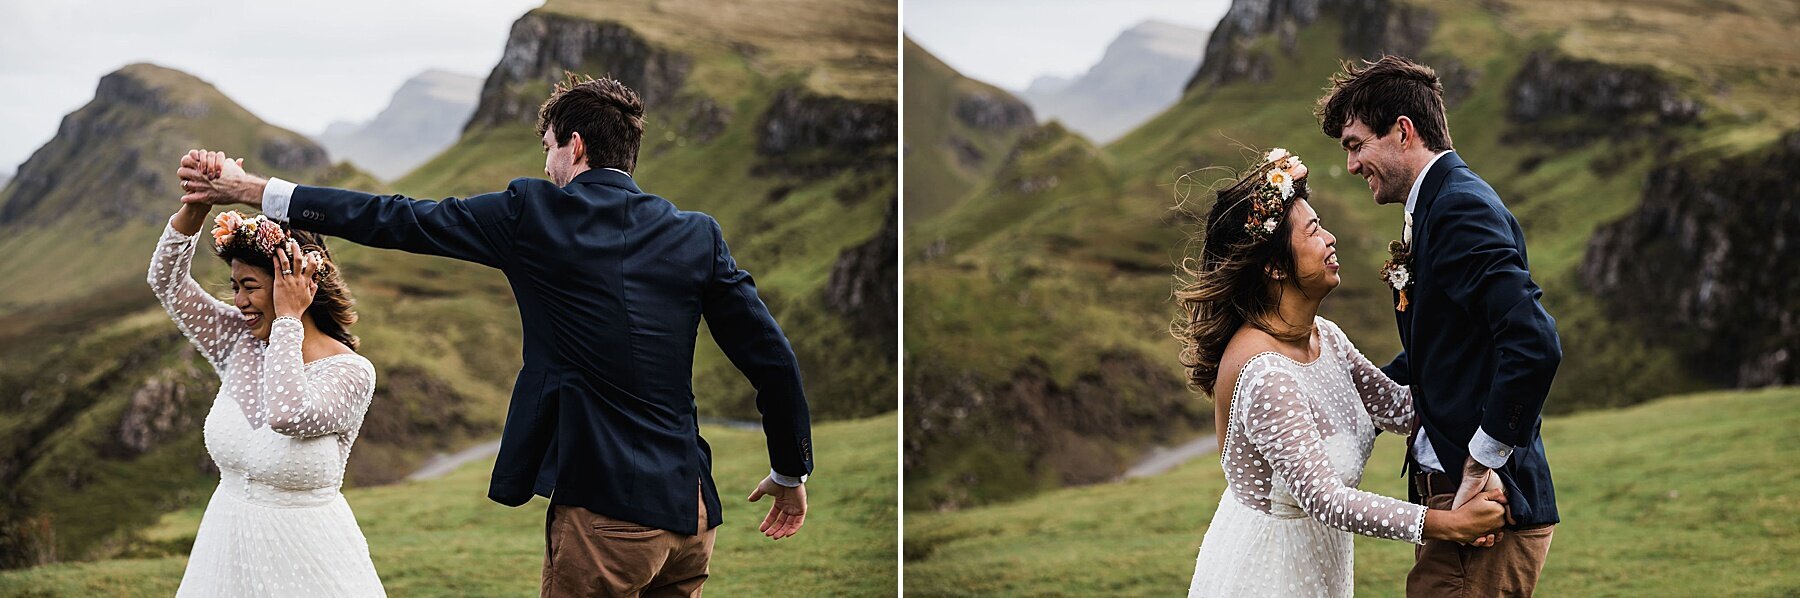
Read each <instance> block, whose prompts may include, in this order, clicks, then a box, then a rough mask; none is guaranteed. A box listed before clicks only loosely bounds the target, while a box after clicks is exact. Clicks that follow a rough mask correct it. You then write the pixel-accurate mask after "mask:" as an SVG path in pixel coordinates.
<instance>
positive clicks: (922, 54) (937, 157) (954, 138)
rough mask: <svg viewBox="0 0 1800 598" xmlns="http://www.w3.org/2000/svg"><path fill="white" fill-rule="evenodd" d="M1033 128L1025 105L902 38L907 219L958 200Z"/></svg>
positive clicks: (972, 190)
mask: <svg viewBox="0 0 1800 598" xmlns="http://www.w3.org/2000/svg"><path fill="white" fill-rule="evenodd" d="M1036 126H1037V121H1036V120H1035V119H1034V118H1033V117H1032V114H1031V108H1030V107H1029V106H1026V105H1025V102H1023V101H1021V100H1019V99H1018V98H1014V97H1012V95H1011V94H1008V93H1007V92H1005V91H1003V90H1001V89H1000V88H997V87H994V86H992V85H988V84H985V83H981V82H979V81H976V80H974V79H969V78H967V77H964V76H962V75H961V74H959V73H957V72H956V70H955V69H952V68H950V65H947V64H944V63H943V61H940V60H938V59H937V57H935V56H932V55H931V53H930V52H927V51H925V49H924V48H921V47H919V45H918V44H916V43H914V42H913V41H912V39H910V38H908V39H907V40H906V130H905V131H903V132H902V135H903V137H904V139H903V141H904V142H905V144H906V163H907V168H908V170H907V173H908V174H907V177H906V198H905V200H906V220H907V225H908V226H912V225H913V224H914V223H918V222H922V221H924V220H927V219H929V218H930V217H932V216H936V215H937V214H939V213H941V212H943V211H944V210H947V209H949V208H951V207H953V206H956V205H957V204H959V203H961V202H962V200H963V199H966V198H968V197H969V196H970V195H973V194H975V192H977V191H979V190H980V186H981V185H982V184H983V183H984V182H986V181H987V179H988V177H990V176H992V175H993V173H994V171H995V170H997V169H999V168H1000V166H1001V165H1002V164H1004V163H1005V162H1006V160H1007V153H1008V152H1009V151H1011V149H1012V146H1013V143H1014V142H1015V141H1017V140H1018V138H1019V136H1020V135H1021V134H1024V133H1026V132H1028V131H1030V130H1032V129H1035V128H1036Z"/></svg>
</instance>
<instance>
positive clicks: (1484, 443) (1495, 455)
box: [1469, 428, 1513, 469]
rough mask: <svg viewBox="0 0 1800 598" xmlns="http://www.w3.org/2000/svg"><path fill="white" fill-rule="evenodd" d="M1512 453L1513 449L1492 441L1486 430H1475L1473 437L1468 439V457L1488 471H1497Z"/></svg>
mask: <svg viewBox="0 0 1800 598" xmlns="http://www.w3.org/2000/svg"><path fill="white" fill-rule="evenodd" d="M1512 453H1513V447H1511V446H1507V444H1506V443H1504V442H1500V441H1498V440H1494V437H1493V436H1488V433H1487V430H1483V429H1481V428H1476V429H1475V437H1474V438H1470V439H1469V456H1470V457H1474V458H1475V462H1477V463H1480V464H1482V465H1486V466H1487V468H1488V469H1499V468H1500V466H1502V465H1505V464H1506V460H1507V459H1508V458H1511V457H1512Z"/></svg>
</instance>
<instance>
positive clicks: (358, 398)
mask: <svg viewBox="0 0 1800 598" xmlns="http://www.w3.org/2000/svg"><path fill="white" fill-rule="evenodd" d="M304 337H305V327H304V326H302V325H301V324H300V320H298V319H296V318H294V317H293V316H280V317H277V318H275V321H274V322H273V323H271V324H270V328H269V350H268V351H267V352H266V353H264V354H263V382H262V393H261V395H262V398H263V401H262V404H263V408H265V409H267V410H268V422H269V429H271V430H274V431H275V432H276V433H279V434H285V435H287V436H293V437H296V438H311V437H314V436H324V435H327V434H341V433H344V432H349V431H350V430H353V429H356V426H357V425H359V423H360V422H361V421H362V418H363V415H364V413H366V412H367V411H368V409H369V401H370V399H371V398H373V397H374V394H375V371H374V370H372V369H370V368H369V367H368V365H367V362H365V361H363V360H360V359H346V360H340V361H335V362H332V363H327V364H323V365H319V366H314V369H313V371H311V372H308V371H306V364H305V358H304V357H303V356H302V353H301V350H300V347H301V341H302V340H303V339H304Z"/></svg>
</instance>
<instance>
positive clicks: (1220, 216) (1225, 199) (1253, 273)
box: [1170, 161, 1311, 395]
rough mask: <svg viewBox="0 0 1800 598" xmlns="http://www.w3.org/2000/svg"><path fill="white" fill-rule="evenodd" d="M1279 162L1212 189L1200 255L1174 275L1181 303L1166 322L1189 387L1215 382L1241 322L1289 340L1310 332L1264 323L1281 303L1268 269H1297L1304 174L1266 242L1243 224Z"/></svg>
mask: <svg viewBox="0 0 1800 598" xmlns="http://www.w3.org/2000/svg"><path fill="white" fill-rule="evenodd" d="M1278 163H1279V161H1276V162H1267V163H1264V164H1263V165H1261V166H1258V167H1256V168H1254V169H1251V170H1250V171H1249V172H1247V173H1244V174H1243V175H1242V176H1240V177H1239V178H1238V179H1237V180H1236V181H1234V182H1232V183H1231V184H1230V185H1228V186H1226V187H1225V188H1224V189H1220V190H1218V191H1217V192H1216V195H1215V199H1214V200H1213V204H1212V209H1211V210H1210V211H1208V212H1207V214H1206V219H1205V220H1204V222H1205V225H1206V227H1205V228H1204V229H1202V230H1201V232H1200V235H1201V236H1200V238H1199V239H1198V240H1199V241H1200V244H1201V250H1200V259H1198V260H1195V259H1194V258H1191V257H1188V258H1184V259H1182V261H1181V264H1180V266H1179V269H1180V273H1179V274H1178V275H1177V276H1176V279H1177V280H1178V281H1180V284H1181V286H1180V288H1177V289H1176V290H1175V302H1176V303H1177V304H1178V305H1180V306H1181V310H1182V315H1181V316H1180V317H1179V318H1178V319H1177V320H1176V321H1175V322H1174V323H1172V324H1171V326H1170V333H1171V334H1174V335H1175V338H1177V339H1180V340H1181V343H1182V348H1181V355H1180V359H1181V365H1182V366H1183V367H1185V368H1187V374H1188V384H1189V385H1192V386H1193V387H1194V388H1195V389H1198V390H1199V391H1201V392H1204V393H1206V394H1208V395H1212V394H1213V384H1215V383H1216V382H1218V380H1219V361H1220V359H1221V358H1223V357H1224V355H1225V345H1226V344H1227V343H1229V342H1231V337H1232V336H1233V335H1235V334H1237V331H1238V329H1239V328H1241V327H1243V325H1244V324H1249V325H1251V326H1255V327H1256V328H1257V329H1259V330H1262V331H1263V332H1267V333H1269V334H1270V335H1271V336H1274V337H1276V338H1279V339H1282V340H1287V341H1297V340H1301V339H1304V338H1306V337H1307V336H1308V335H1310V334H1311V330H1310V329H1307V330H1305V331H1302V332H1297V333H1282V332H1278V331H1276V330H1274V329H1271V328H1270V327H1269V325H1268V323H1267V320H1268V319H1269V317H1270V316H1273V315H1275V313H1276V309H1277V307H1278V306H1279V305H1280V304H1281V288H1282V287H1281V285H1279V284H1273V281H1271V280H1270V278H1269V272H1270V271H1275V272H1284V273H1287V274H1288V275H1290V276H1291V275H1293V273H1294V272H1295V259H1294V249H1293V246H1292V244H1291V242H1290V241H1289V240H1288V237H1289V234H1290V231H1291V229H1292V226H1293V225H1292V223H1291V221H1292V220H1293V218H1292V216H1293V210H1294V205H1295V204H1298V203H1300V200H1302V199H1306V198H1307V196H1308V192H1307V188H1306V178H1305V177H1302V178H1300V179H1299V180H1296V181H1294V195H1293V197H1292V198H1290V199H1288V200H1287V212H1286V213H1284V214H1283V215H1282V218H1281V223H1280V225H1279V226H1278V227H1276V229H1275V230H1274V231H1273V232H1272V233H1271V234H1270V235H1269V236H1268V238H1267V239H1266V240H1261V241H1259V240H1257V239H1256V238H1255V237H1252V236H1251V235H1250V232H1249V231H1248V230H1246V229H1245V225H1246V223H1248V222H1249V221H1251V220H1252V216H1251V209H1252V203H1253V202H1254V201H1255V198H1256V192H1257V188H1258V187H1259V186H1260V185H1263V184H1265V183H1264V181H1265V177H1267V176H1268V173H1269V171H1270V170H1272V169H1274V168H1276V165H1277V164H1278ZM1192 241H1193V239H1190V243H1191V242H1192ZM1196 262H1197V264H1196ZM1227 392H1229V391H1227Z"/></svg>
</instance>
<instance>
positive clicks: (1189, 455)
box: [1122, 431, 1219, 480]
mask: <svg viewBox="0 0 1800 598" xmlns="http://www.w3.org/2000/svg"><path fill="white" fill-rule="evenodd" d="M1218 450H1219V439H1218V438H1217V437H1216V436H1214V435H1213V433H1212V432H1210V431H1208V432H1207V433H1206V435H1204V436H1201V437H1199V438H1195V439H1193V440H1190V441H1188V442H1186V443H1183V444H1180V445H1177V446H1175V447H1174V448H1164V447H1156V448H1153V449H1150V453H1149V454H1147V455H1144V457H1143V458H1142V459H1139V460H1138V462H1137V464H1136V465H1132V466H1131V469H1127V470H1125V475H1124V476H1122V479H1127V480H1129V479H1132V478H1144V477H1150V476H1154V475H1162V474H1164V473H1168V471H1169V470H1171V469H1175V468H1176V467H1177V466H1180V465H1181V464H1182V463H1186V462H1188V461H1192V460H1194V459H1197V458H1199V457H1203V456H1206V455H1209V454H1212V453H1214V452H1218Z"/></svg>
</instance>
